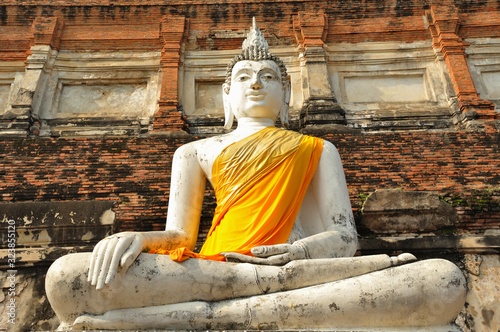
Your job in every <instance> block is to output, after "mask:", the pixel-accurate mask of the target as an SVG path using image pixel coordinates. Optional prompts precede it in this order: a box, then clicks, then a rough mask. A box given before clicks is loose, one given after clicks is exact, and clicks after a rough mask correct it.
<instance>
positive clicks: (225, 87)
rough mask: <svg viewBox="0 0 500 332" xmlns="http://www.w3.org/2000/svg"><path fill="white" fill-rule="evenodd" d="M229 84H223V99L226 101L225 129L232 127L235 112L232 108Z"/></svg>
mask: <svg viewBox="0 0 500 332" xmlns="http://www.w3.org/2000/svg"><path fill="white" fill-rule="evenodd" d="M228 95H229V85H227V84H226V83H224V84H222V101H223V103H224V119H225V121H224V129H231V128H232V127H233V121H234V113H233V111H232V110H231V103H230V102H229V96H228Z"/></svg>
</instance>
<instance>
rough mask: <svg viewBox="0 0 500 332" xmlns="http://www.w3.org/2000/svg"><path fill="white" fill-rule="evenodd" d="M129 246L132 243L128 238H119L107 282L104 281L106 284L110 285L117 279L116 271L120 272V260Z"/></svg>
mask: <svg viewBox="0 0 500 332" xmlns="http://www.w3.org/2000/svg"><path fill="white" fill-rule="evenodd" d="M129 245H130V241H129V240H128V238H123V237H122V238H119V241H118V243H117V244H116V247H115V252H114V254H113V258H112V260H111V264H109V270H108V275H107V276H106V280H105V281H104V282H105V283H106V284H109V283H110V282H111V280H113V278H114V277H115V275H116V271H117V270H118V264H120V258H121V257H122V255H123V253H124V252H125V250H127V248H128V246H129Z"/></svg>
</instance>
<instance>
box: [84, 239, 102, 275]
mask: <svg viewBox="0 0 500 332" xmlns="http://www.w3.org/2000/svg"><path fill="white" fill-rule="evenodd" d="M101 245H102V241H99V243H98V244H97V245H96V246H95V247H94V250H92V256H90V267H89V275H88V276H87V281H88V282H90V281H91V280H92V275H93V274H94V268H95V261H96V257H97V253H98V252H99V248H100V247H101Z"/></svg>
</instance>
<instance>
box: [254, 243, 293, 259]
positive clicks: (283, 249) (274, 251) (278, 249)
mask: <svg viewBox="0 0 500 332" xmlns="http://www.w3.org/2000/svg"><path fill="white" fill-rule="evenodd" d="M290 246H291V245H290V244H287V243H284V244H275V245H272V246H258V247H254V248H252V250H251V251H252V254H254V255H255V256H257V257H269V256H274V255H280V254H285V253H287V252H288V251H289V247H290Z"/></svg>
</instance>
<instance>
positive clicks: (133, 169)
mask: <svg viewBox="0 0 500 332" xmlns="http://www.w3.org/2000/svg"><path fill="white" fill-rule="evenodd" d="M323 137H324V138H325V139H328V140H330V141H331V142H333V143H334V144H335V145H336V146H337V147H338V149H339V152H340V154H341V156H342V160H343V164H344V169H345V173H346V179H347V184H348V187H349V192H350V196H351V202H352V205H353V210H354V211H355V212H357V211H358V209H359V207H360V205H361V202H362V200H363V197H365V195H367V194H369V193H371V192H373V191H374V190H376V189H383V188H402V189H403V190H427V191H435V192H438V193H440V195H442V196H443V199H445V200H447V201H449V202H450V203H452V204H453V205H454V206H456V208H457V209H458V211H459V214H460V216H459V224H458V225H457V227H456V228H457V229H456V231H457V232H463V231H470V232H473V233H474V232H481V231H484V230H485V229H490V228H500V201H499V199H500V188H499V186H498V183H499V181H500V174H499V173H498V169H499V160H500V151H499V144H498V142H499V141H500V134H499V133H458V132H456V133H455V132H447V133H425V134H424V133H380V134H357V133H342V134H325V135H324V136H323ZM192 139H193V138H191V137H187V136H185V137H178V138H161V137H154V138H153V137H151V138H113V139H90V138H89V139H28V140H23V139H8V140H6V139H4V140H2V141H1V144H0V160H2V163H0V177H1V178H2V180H3V181H2V182H1V183H0V193H1V194H0V200H2V201H10V202H21V201H51V200H62V201H65V200H90V199H97V200H115V201H117V204H116V206H115V211H116V213H117V226H116V230H117V231H124V230H153V229H155V230H159V229H163V228H164V225H165V218H166V213H167V205H168V195H169V185H170V169H171V158H172V155H173V152H174V151H175V149H176V148H177V147H178V146H180V145H182V144H185V143H187V142H189V141H191V140H192ZM204 204H205V207H204V211H205V212H204V215H203V217H202V227H201V228H202V230H201V237H203V236H204V234H205V233H206V231H207V227H208V226H209V225H210V219H211V213H212V210H213V208H214V199H213V192H212V191H211V190H209V189H207V191H206V200H205V203H204Z"/></svg>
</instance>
